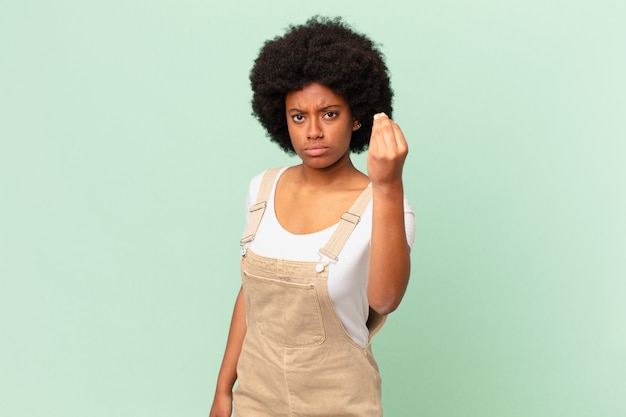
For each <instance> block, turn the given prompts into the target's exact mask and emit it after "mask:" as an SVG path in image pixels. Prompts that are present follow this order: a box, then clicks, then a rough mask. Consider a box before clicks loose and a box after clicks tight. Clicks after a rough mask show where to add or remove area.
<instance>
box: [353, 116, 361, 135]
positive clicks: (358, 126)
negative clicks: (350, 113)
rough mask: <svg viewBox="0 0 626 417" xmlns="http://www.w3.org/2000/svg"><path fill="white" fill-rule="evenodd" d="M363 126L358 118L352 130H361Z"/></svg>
mask: <svg viewBox="0 0 626 417" xmlns="http://www.w3.org/2000/svg"><path fill="white" fill-rule="evenodd" d="M360 128H361V123H359V121H358V120H357V119H354V122H352V131H353V132H354V131H356V130H359V129H360Z"/></svg>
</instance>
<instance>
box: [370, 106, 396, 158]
mask: <svg viewBox="0 0 626 417" xmlns="http://www.w3.org/2000/svg"><path fill="white" fill-rule="evenodd" d="M393 125H394V123H393V121H392V120H391V119H390V118H389V116H387V115H386V114H385V113H377V114H375V115H374V125H373V127H372V139H373V140H375V141H376V142H377V144H379V145H380V148H381V150H382V149H385V150H392V149H394V148H396V146H397V144H396V139H395V137H394V136H395V131H394V127H393Z"/></svg>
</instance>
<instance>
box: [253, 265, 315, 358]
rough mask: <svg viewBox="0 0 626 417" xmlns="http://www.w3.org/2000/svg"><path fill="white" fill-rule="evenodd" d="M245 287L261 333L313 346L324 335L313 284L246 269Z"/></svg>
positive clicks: (276, 339)
mask: <svg viewBox="0 0 626 417" xmlns="http://www.w3.org/2000/svg"><path fill="white" fill-rule="evenodd" d="M243 278H244V280H243V286H244V291H245V292H246V295H247V297H248V299H249V301H250V304H251V305H250V308H251V309H252V312H253V314H254V318H255V320H256V326H257V330H258V331H259V333H260V334H261V335H262V336H263V337H265V338H266V339H268V340H269V341H271V342H272V343H274V344H276V345H279V346H281V347H291V348H298V347H310V346H315V345H319V344H321V343H322V342H323V341H324V339H325V334H324V324H323V322H322V313H321V311H320V305H319V300H318V298H317V291H316V290H315V285H314V284H300V283H294V282H286V281H280V280H276V279H271V278H265V277H260V276H256V275H252V274H250V273H249V272H246V271H244V272H243Z"/></svg>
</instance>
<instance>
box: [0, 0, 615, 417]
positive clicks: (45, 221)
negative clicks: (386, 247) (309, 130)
mask: <svg viewBox="0 0 626 417" xmlns="http://www.w3.org/2000/svg"><path fill="white" fill-rule="evenodd" d="M625 9H626V7H625V6H624V3H623V2H622V1H619V0H615V1H609V0H603V1H575V0H574V1H564V0H563V1H553V0H549V1H539V0H530V1H513V0H504V1H497V0H482V1H473V2H469V1H465V2H463V1H456V2H455V1H450V0H444V1H437V2H435V1H430V2H425V1H421V0H418V1H415V0H412V1H382V2H381V1H379V2H368V1H363V0H359V1H337V2H293V1H274V2H262V1H252V0H247V1H241V2H237V1H231V2H226V1H222V2H211V1H200V0H182V1H181V0H177V1H174V0H169V1H167V0H166V1H148V0H144V1H137V0H131V1H129V0H125V1H123V0H117V1H113V0H112V1H105V0H94V1H78V0H74V1H69V0H57V1H29V0H22V1H17V0H0V187H1V188H0V278H1V281H0V393H1V394H0V415H2V416H3V417H5V416H6V417H12V416H29V417H30V416H46V417H50V416H54V417H56V416H63V417H65V416H68V417H70V416H71V417H73V416H87V415H88V416H107V417H108V416H124V417H125V416H154V417H156V416H183V415H184V416H205V415H207V414H208V411H209V408H210V405H211V400H212V396H213V389H214V384H215V379H216V376H217V371H218V367H219V365H220V361H221V355H222V352H223V348H224V345H225V340H226V335H227V329H228V324H229V319H230V313H231V310H232V305H233V301H234V298H235V295H236V292H237V289H238V287H239V285H240V281H239V280H240V278H239V275H238V260H239V245H238V239H239V237H240V234H241V232H242V230H243V227H244V224H243V220H244V199H245V192H246V189H247V184H248V181H249V179H250V177H251V176H253V175H255V174H256V173H258V172H260V171H261V170H262V169H264V168H267V167H271V166H277V165H284V164H295V163H297V161H296V160H295V159H291V158H288V157H286V156H285V155H283V154H281V152H280V150H279V149H278V147H277V146H275V145H273V144H271V143H270V142H269V141H268V140H267V138H266V137H265V135H264V133H263V131H262V130H261V128H260V127H259V126H258V124H257V122H256V121H255V120H254V119H253V118H252V117H251V116H250V106H249V100H250V97H251V93H250V91H249V83H248V79H247V76H248V72H249V70H250V67H251V65H252V61H253V59H254V57H255V55H256V53H257V52H258V50H259V48H260V47H261V45H262V43H263V41H264V40H266V39H268V38H272V37H274V36H275V35H277V34H279V33H281V32H282V30H283V29H284V28H285V27H286V26H287V25H288V24H289V23H301V22H303V21H305V20H306V18H308V17H309V16H311V15H313V14H325V15H341V16H344V17H345V19H346V20H347V21H348V22H349V23H351V24H352V25H353V26H354V27H355V28H356V29H357V30H360V31H363V32H365V33H367V34H368V35H370V36H371V37H372V38H373V39H375V40H376V41H378V42H380V43H381V44H382V49H383V51H384V52H385V54H386V58H387V63H388V65H389V67H390V70H391V73H392V83H393V87H394V90H395V92H396V98H395V102H394V103H395V112H394V119H395V120H396V121H397V122H398V123H399V124H400V125H401V126H402V128H403V130H404V132H405V134H406V136H407V138H408V140H409V144H410V155H409V158H408V160H407V164H406V169H405V179H406V181H405V184H406V194H407V195H408V197H409V200H410V202H411V204H412V206H413V207H414V209H415V213H416V221H417V238H416V242H415V246H414V250H413V252H412V262H413V270H412V277H411V283H410V286H409V289H408V292H407V295H406V297H405V299H404V301H403V304H402V305H401V307H400V308H399V310H398V311H397V312H395V313H393V314H392V316H390V320H389V321H388V323H387V325H386V327H385V329H383V331H382V332H381V333H380V334H379V335H378V336H377V338H376V340H375V343H374V350H375V354H376V355H377V358H378V360H379V363H380V366H381V368H382V374H383V380H384V383H383V390H384V405H385V411H386V414H385V415H386V416H391V417H393V416H398V417H399V416H427V417H437V416H441V417H457V416H459V417H460V416H468V417H490V416H494V417H496V416H498V417H500V416H505V417H517V416H519V417H530V416H533V417H543V416H546V417H548V416H550V417H551V416H567V417H578V416H581V417H582V416H594V417H600V416H606V417H619V416H624V415H626V401H625V400H624V393H626V327H625V323H626V302H625V299H626V256H624V255H625V252H626V215H625V214H624V213H626V193H625V185H624V182H625V180H626V169H625V167H624V165H625V161H626V145H625V141H626V122H625V120H626V117H625V115H626V88H625V81H624V79H625V77H624V74H626V57H625V50H626V49H625V47H624V45H625V44H626V42H625V41H626V29H625V25H624V21H626V17H625ZM356 161H357V164H358V166H360V167H363V166H364V164H363V161H364V159H363V157H362V156H359V157H358V158H356Z"/></svg>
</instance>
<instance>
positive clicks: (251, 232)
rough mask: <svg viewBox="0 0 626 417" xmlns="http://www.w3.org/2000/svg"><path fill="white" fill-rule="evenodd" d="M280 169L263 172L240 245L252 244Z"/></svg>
mask: <svg viewBox="0 0 626 417" xmlns="http://www.w3.org/2000/svg"><path fill="white" fill-rule="evenodd" d="M281 169H282V168H280V167H279V168H272V169H268V170H267V171H265V174H263V178H262V179H261V185H260V186H259V193H258V194H257V198H256V203H255V204H253V205H252V206H251V207H250V218H249V220H248V225H247V226H246V232H245V233H244V237H243V239H241V244H242V245H244V244H246V243H249V242H252V241H253V240H254V236H255V235H256V231H257V229H258V228H259V224H261V219H262V218H263V214H264V213H265V208H266V207H267V201H268V200H269V198H270V194H271V193H272V188H273V187H274V181H276V177H277V176H278V173H279V172H280V170H281Z"/></svg>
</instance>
